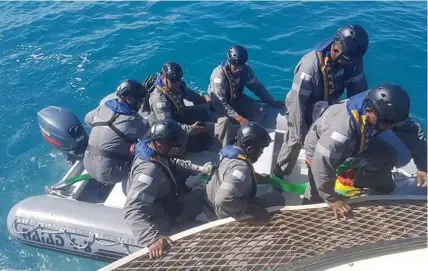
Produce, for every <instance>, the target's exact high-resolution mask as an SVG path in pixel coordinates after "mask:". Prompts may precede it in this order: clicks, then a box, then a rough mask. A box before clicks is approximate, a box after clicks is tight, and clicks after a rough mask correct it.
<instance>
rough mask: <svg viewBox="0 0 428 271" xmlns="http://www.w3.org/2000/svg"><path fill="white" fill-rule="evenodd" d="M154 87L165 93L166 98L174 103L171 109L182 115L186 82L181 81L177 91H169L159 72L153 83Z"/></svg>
mask: <svg viewBox="0 0 428 271" xmlns="http://www.w3.org/2000/svg"><path fill="white" fill-rule="evenodd" d="M153 85H154V87H155V88H156V89H158V90H159V91H161V92H162V93H164V94H165V96H166V97H167V99H168V100H169V101H170V102H171V103H172V104H173V105H174V108H173V111H174V112H175V113H176V114H178V115H182V112H183V109H184V107H186V105H185V104H184V99H185V98H186V91H185V88H186V84H185V83H184V81H181V85H180V89H179V90H178V91H171V90H170V89H169V88H168V87H167V86H166V85H165V83H164V82H163V80H162V75H161V74H160V73H159V74H158V76H157V78H156V80H155V82H154V83H153Z"/></svg>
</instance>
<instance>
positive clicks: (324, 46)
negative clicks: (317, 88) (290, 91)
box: [315, 38, 355, 103]
mask: <svg viewBox="0 0 428 271" xmlns="http://www.w3.org/2000/svg"><path fill="white" fill-rule="evenodd" d="M332 44H333V38H330V39H327V40H325V41H323V42H321V43H320V44H319V45H318V46H317V47H316V49H315V52H316V55H317V66H318V69H319V71H320V73H321V75H322V82H323V84H324V89H323V90H324V91H323V93H316V94H315V96H316V97H317V98H318V99H319V100H324V101H328V102H329V103H331V102H332V101H331V100H332V98H338V97H340V96H341V95H342V94H343V93H344V90H345V88H344V87H343V89H341V90H336V88H335V83H337V82H335V78H334V77H335V74H334V68H333V65H334V63H333V62H332V60H331V57H330V50H331V46H332ZM342 69H343V81H346V80H348V79H349V78H351V77H352V75H353V73H354V69H355V66H354V65H345V66H343V67H342Z"/></svg>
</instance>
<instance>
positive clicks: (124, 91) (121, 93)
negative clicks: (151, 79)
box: [116, 80, 147, 101]
mask: <svg viewBox="0 0 428 271" xmlns="http://www.w3.org/2000/svg"><path fill="white" fill-rule="evenodd" d="M146 94H147V90H146V89H145V88H144V87H143V85H142V84H140V83H139V82H137V81H135V80H125V81H123V82H122V83H120V84H119V86H118V87H117V90H116V95H117V96H118V97H121V98H126V97H132V98H135V99H136V100H137V101H141V100H142V99H143V98H144V97H145V96H146Z"/></svg>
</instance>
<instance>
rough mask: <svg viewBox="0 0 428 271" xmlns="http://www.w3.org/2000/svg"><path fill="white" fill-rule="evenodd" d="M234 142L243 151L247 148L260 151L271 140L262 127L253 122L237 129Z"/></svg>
mask: <svg viewBox="0 0 428 271" xmlns="http://www.w3.org/2000/svg"><path fill="white" fill-rule="evenodd" d="M236 141H237V143H238V145H239V146H240V147H241V148H243V149H244V150H245V149H247V148H248V147H252V148H254V149H257V150H260V149H262V148H265V147H267V146H269V144H270V142H271V141H272V139H271V138H270V136H269V133H268V132H267V131H266V129H265V128H263V126H261V125H260V124H258V123H255V122H249V123H248V124H246V125H244V126H241V127H239V129H238V132H237V135H236Z"/></svg>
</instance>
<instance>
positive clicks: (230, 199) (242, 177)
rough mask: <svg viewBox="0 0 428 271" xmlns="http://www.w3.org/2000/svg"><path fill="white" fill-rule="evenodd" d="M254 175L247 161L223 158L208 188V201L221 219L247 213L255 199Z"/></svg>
mask: <svg viewBox="0 0 428 271" xmlns="http://www.w3.org/2000/svg"><path fill="white" fill-rule="evenodd" d="M255 189H256V187H253V174H252V171H251V168H250V167H249V166H248V165H247V163H246V162H245V161H242V160H238V159H229V158H223V160H222V161H221V162H220V164H219V167H218V170H216V172H215V173H214V175H213V176H212V178H211V181H210V182H209V183H208V184H207V186H206V193H207V199H208V201H209V203H210V205H211V207H212V208H213V209H214V211H215V213H216V215H217V217H218V218H219V219H221V218H225V217H229V216H230V217H235V218H236V217H239V216H242V215H244V214H245V213H246V210H247V205H248V203H249V201H250V200H251V199H252V198H254V196H255V192H256V191H254V190H255Z"/></svg>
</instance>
